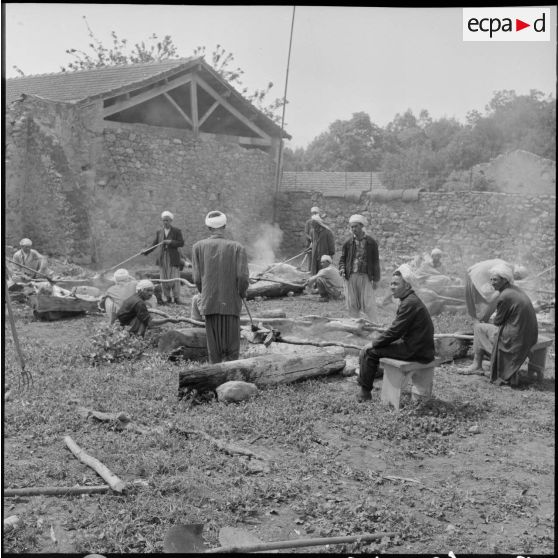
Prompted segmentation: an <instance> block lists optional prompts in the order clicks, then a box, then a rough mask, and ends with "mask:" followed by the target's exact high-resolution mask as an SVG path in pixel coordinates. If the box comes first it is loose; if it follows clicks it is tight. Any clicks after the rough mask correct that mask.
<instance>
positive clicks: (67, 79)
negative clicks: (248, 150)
mask: <svg viewBox="0 0 558 558" xmlns="http://www.w3.org/2000/svg"><path fill="white" fill-rule="evenodd" d="M195 67H199V68H200V71H201V72H202V73H203V76H204V77H205V78H206V79H208V80H209V81H210V83H211V85H212V86H213V87H215V88H216V89H217V90H221V92H224V93H227V94H231V95H230V97H229V99H228V100H229V102H230V103H231V104H232V105H234V106H235V108H237V109H238V110H240V111H241V112H243V113H247V112H249V113H250V114H251V116H252V117H253V118H254V122H255V124H256V125H258V126H260V127H261V128H262V129H263V130H265V131H266V132H267V133H269V134H270V135H271V136H275V137H277V136H279V134H280V133H281V128H280V127H279V126H278V125H277V124H276V123H275V122H273V120H271V119H270V118H269V117H268V116H267V115H265V114H264V113H263V112H261V111H260V110H258V109H257V108H256V107H254V105H252V104H251V103H250V102H249V101H248V100H246V98H244V97H243V96H242V95H241V94H240V93H239V92H238V91H237V90H236V89H235V88H234V87H233V86H232V85H230V84H229V83H228V82H227V81H226V80H224V79H223V78H222V77H221V76H220V75H219V74H217V72H216V71H215V70H214V69H213V68H212V67H211V66H209V64H207V63H206V62H205V61H204V60H203V58H202V57H192V58H176V59H172V60H163V61H156V62H145V63H142V64H127V65H121V66H104V67H102V68H93V69H91V70H78V71H75V72H59V73H56V74H41V75H35V76H24V77H17V78H10V79H7V80H6V89H5V95H6V97H5V98H6V105H8V104H10V103H12V102H14V101H16V100H17V99H19V98H20V97H21V95H22V94H28V95H36V96H38V97H42V98H44V99H48V100H50V101H62V102H74V103H75V102H78V101H84V100H86V99H92V98H99V97H103V98H106V97H110V96H113V95H117V94H121V93H127V92H129V91H133V90H134V89H138V88H140V87H145V86H147V85H149V84H150V83H154V82H157V81H159V80H161V79H163V78H165V77H170V76H172V75H175V74H177V73H179V72H182V71H186V70H189V69H192V68H195ZM283 137H284V138H289V139H290V137H291V136H290V135H289V134H288V133H287V132H285V131H283Z"/></svg>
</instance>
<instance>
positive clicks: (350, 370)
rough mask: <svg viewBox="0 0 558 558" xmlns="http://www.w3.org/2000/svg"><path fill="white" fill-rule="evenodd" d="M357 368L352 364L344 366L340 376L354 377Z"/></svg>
mask: <svg viewBox="0 0 558 558" xmlns="http://www.w3.org/2000/svg"><path fill="white" fill-rule="evenodd" d="M356 369H357V367H356V366H355V365H353V364H348V363H347V364H346V365H345V368H343V370H342V371H341V375H342V376H345V377H349V376H355V375H356Z"/></svg>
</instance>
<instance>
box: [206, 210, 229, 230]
mask: <svg viewBox="0 0 558 558" xmlns="http://www.w3.org/2000/svg"><path fill="white" fill-rule="evenodd" d="M205 224H206V226H207V227H210V228H212V229H220V228H221V227H224V226H225V225H226V224H227V216H226V215H225V214H224V213H221V212H220V211H210V212H209V213H208V214H207V216H206V218H205Z"/></svg>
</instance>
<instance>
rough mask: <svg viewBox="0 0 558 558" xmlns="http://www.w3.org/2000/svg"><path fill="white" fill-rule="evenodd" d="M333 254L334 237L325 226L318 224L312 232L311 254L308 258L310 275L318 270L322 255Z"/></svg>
mask: <svg viewBox="0 0 558 558" xmlns="http://www.w3.org/2000/svg"><path fill="white" fill-rule="evenodd" d="M334 254H335V238H334V237H333V233H332V232H331V230H330V229H328V228H327V227H322V226H319V227H317V228H315V229H314V231H313V232H312V255H311V258H310V262H311V265H312V267H311V269H310V272H311V273H312V275H316V274H317V273H318V271H319V270H320V260H321V258H322V256H331V257H333V256H334Z"/></svg>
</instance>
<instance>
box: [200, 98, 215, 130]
mask: <svg viewBox="0 0 558 558" xmlns="http://www.w3.org/2000/svg"><path fill="white" fill-rule="evenodd" d="M218 106H219V101H215V102H214V103H213V104H212V105H211V106H210V107H209V108H208V109H207V112H206V113H205V114H204V115H203V116H202V117H201V118H200V121H199V124H198V126H199V127H200V128H201V127H202V125H203V123H204V122H205V121H206V120H207V119H208V118H209V117H210V116H211V115H212V114H213V111H214V110H215V109H216V108H217V107H218Z"/></svg>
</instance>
